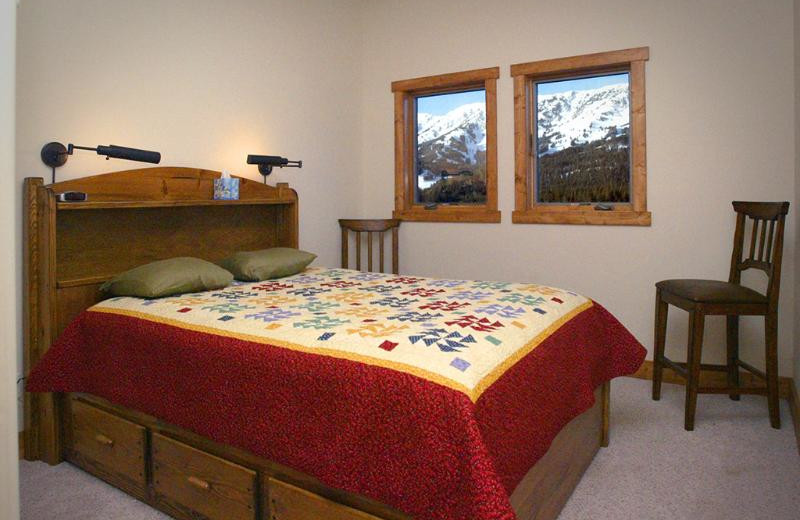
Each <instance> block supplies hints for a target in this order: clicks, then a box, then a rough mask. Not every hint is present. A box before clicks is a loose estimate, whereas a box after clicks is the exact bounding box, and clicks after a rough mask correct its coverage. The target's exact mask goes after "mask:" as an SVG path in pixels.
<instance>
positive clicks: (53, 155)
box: [41, 142, 161, 183]
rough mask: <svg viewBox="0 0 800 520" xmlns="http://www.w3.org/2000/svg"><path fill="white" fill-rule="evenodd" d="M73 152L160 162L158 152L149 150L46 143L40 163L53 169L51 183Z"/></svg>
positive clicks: (108, 157)
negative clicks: (91, 152) (89, 152)
mask: <svg viewBox="0 0 800 520" xmlns="http://www.w3.org/2000/svg"><path fill="white" fill-rule="evenodd" d="M75 150H91V151H94V152H97V155H105V156H106V159H107V160H108V159H127V160H129V161H138V162H146V163H153V164H158V163H160V162H161V154H160V153H159V152H151V151H149V150H139V149H138V148H126V147H124V146H117V145H114V144H112V145H108V146H102V145H98V146H97V147H96V148H90V147H88V146H75V145H74V144H71V143H70V144H69V145H67V146H64V145H63V144H61V143H56V142H52V143H47V144H46V145H44V146H43V147H42V152H41V157H42V162H44V163H45V164H46V165H47V166H49V167H50V168H52V169H53V183H55V182H56V168H58V167H59V166H64V163H66V162H67V156H69V155H72V152H73V151H75Z"/></svg>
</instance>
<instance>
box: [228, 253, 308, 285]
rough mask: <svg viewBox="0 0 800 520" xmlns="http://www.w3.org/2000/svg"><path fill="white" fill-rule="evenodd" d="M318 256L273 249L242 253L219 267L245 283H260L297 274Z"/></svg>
mask: <svg viewBox="0 0 800 520" xmlns="http://www.w3.org/2000/svg"><path fill="white" fill-rule="evenodd" d="M316 257H317V255H315V254H313V253H308V252H306V251H300V250H299V249H293V248H291V247H273V248H270V249H262V250H260V251H240V252H239V253H236V254H235V255H233V256H232V257H230V258H226V259H225V260H223V261H222V262H220V264H219V265H221V266H222V267H224V268H225V269H227V270H228V271H230V272H232V273H233V276H234V277H235V278H236V279H237V280H241V281H243V282H260V281H261V280H269V279H272V278H281V277H284V276H290V275H293V274H297V273H299V272H300V271H302V270H303V269H305V268H306V266H307V265H308V264H310V263H311V262H313V261H314V259H315V258H316Z"/></svg>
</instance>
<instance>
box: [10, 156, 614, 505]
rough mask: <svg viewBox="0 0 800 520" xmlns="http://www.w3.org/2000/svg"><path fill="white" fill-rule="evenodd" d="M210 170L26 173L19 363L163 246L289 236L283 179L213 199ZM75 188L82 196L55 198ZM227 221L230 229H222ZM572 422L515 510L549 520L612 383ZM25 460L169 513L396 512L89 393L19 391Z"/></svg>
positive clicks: (604, 410)
mask: <svg viewBox="0 0 800 520" xmlns="http://www.w3.org/2000/svg"><path fill="white" fill-rule="evenodd" d="M219 176H220V174H219V172H213V171H208V170H200V169H190V168H172V167H157V168H147V169H139V170H129V171H122V172H114V173H108V174H103V175H96V176H92V177H85V178H82V179H76V180H69V181H64V182H59V183H56V184H51V185H47V186H45V185H44V182H43V180H42V179H41V178H27V179H26V180H25V224H24V225H25V239H24V240H25V250H24V253H25V262H24V267H25V272H24V277H25V287H26V291H25V359H24V363H25V374H26V375H27V374H28V372H29V370H30V368H31V367H32V366H33V365H35V364H36V362H37V361H38V360H39V358H40V357H41V356H42V355H43V354H44V353H45V352H46V351H47V349H48V348H49V347H50V345H51V344H52V342H53V341H54V340H55V339H56V338H57V337H58V335H59V334H60V333H61V332H62V331H63V329H64V328H65V327H66V326H67V324H69V322H70V321H71V320H72V319H74V317H75V316H77V315H78V314H79V313H80V312H81V311H83V310H85V309H86V308H88V307H89V306H91V305H93V304H94V303H96V302H97V301H99V300H100V299H101V297H102V296H101V294H100V293H99V291H98V287H99V286H100V284H102V283H103V282H104V281H106V280H108V279H109V278H111V277H113V276H114V275H116V274H118V273H119V272H122V271H125V270H127V269H130V268H132V267H135V266H137V265H141V264H143V263H147V262H152V261H154V260H160V259H164V258H170V257H174V256H196V257H200V258H204V259H207V260H211V261H215V260H220V259H222V258H224V257H226V256H228V255H230V254H231V253H233V252H235V251H242V250H254V249H263V248H266V247H275V246H287V247H297V246H298V199H297V194H296V193H295V191H294V190H292V189H290V188H289V187H288V185H287V184H284V183H279V184H278V185H277V186H275V187H273V186H268V185H266V184H261V183H258V182H255V181H252V180H249V179H241V181H240V182H241V185H240V199H239V200H237V201H215V200H212V193H213V179H215V178H219ZM65 191H82V192H86V193H87V194H88V195H89V200H88V201H87V202H57V200H56V194H58V193H62V192H65ZM231 230H236V232H235V233H232V232H231ZM596 397H597V401H596V404H595V406H594V407H593V408H592V409H590V410H588V411H587V412H585V413H583V414H582V415H580V416H579V417H577V418H575V419H574V420H573V421H572V422H570V423H569V424H568V425H567V426H566V427H565V428H564V429H563V430H562V431H561V432H560V433H559V434H558V436H557V437H556V439H555V440H554V442H553V444H552V445H551V447H550V449H549V450H548V452H547V453H546V454H545V456H544V457H543V458H542V459H541V460H540V461H539V462H538V463H537V464H536V465H535V466H534V467H533V468H531V470H530V471H529V472H528V474H527V475H526V476H525V478H524V479H523V480H522V482H521V483H520V484H519V485H518V486H517V488H516V489H515V491H514V493H513V494H512V497H511V501H512V505H513V507H514V510H515V511H516V512H517V515H518V517H519V518H520V519H521V520H532V519H537V520H551V519H555V518H556V517H557V516H558V514H559V512H560V511H561V509H562V507H563V506H564V504H565V503H566V501H567V499H568V498H569V496H570V494H571V493H572V491H573V489H574V488H575V486H576V485H577V483H578V481H579V480H580V478H581V476H582V475H583V472H584V471H585V470H586V468H587V467H588V466H589V464H590V463H591V461H592V459H593V458H594V455H595V453H596V452H597V450H598V449H599V448H600V446H606V445H607V444H608V415H609V385H608V384H605V385H603V386H601V387H599V388H598V389H597V390H596ZM24 446H25V458H26V459H28V460H44V461H45V462H47V463H49V464H58V463H60V462H62V461H63V460H67V461H69V462H71V463H73V464H75V465H77V466H79V467H81V468H83V469H85V470H86V471H88V472H89V473H92V474H94V475H96V476H98V477H100V478H102V479H104V480H106V481H107V482H109V483H111V484H112V485H114V486H116V487H118V488H120V489H122V490H124V491H126V492H127V493H129V494H131V495H133V496H135V497H136V498H138V499H139V500H142V501H144V502H146V503H148V504H150V505H152V506H153V507H155V508H158V509H160V510H162V511H164V512H166V513H167V514H169V515H172V516H174V517H175V518H179V519H187V520H189V519H195V520H196V519H198V518H203V519H211V520H216V519H226V520H227V519H234V520H238V519H240V518H241V519H264V520H266V519H271V520H311V519H319V520H323V519H324V520H367V519H373V520H375V519H384V520H399V519H406V518H408V517H407V516H406V515H404V514H402V513H400V512H398V511H397V510H395V509H393V508H391V507H389V506H386V505H384V504H380V503H378V502H376V501H374V500H371V499H369V498H366V497H363V496H359V495H354V494H351V493H346V492H344V491H340V490H336V489H332V488H330V487H328V486H325V485H323V484H322V483H320V482H319V481H317V480H316V479H314V478H313V477H310V476H308V475H304V474H302V473H299V472H297V471H294V470H292V469H290V468H287V467H284V466H281V465H279V464H276V463H273V462H271V461H268V460H265V459H263V458H260V457H257V456H255V455H253V454H251V453H248V452H245V451H243V450H240V449H237V448H233V447H231V446H226V445H221V444H218V443H215V442H213V441H211V440H209V439H206V438H203V437H200V436H199V435H196V434H194V433H192V432H189V431H187V430H185V429H182V428H178V427H176V426H173V425H170V424H166V423H164V422H162V421H159V420H158V419H156V418H153V417H150V416H148V415H145V414H143V413H140V412H137V411H135V410H131V409H127V408H123V407H120V406H116V405H114V404H112V403H109V402H107V401H105V400H102V399H100V398H98V397H95V396H91V395H86V394H34V393H26V394H25V442H24Z"/></svg>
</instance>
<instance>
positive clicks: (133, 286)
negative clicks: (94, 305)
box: [100, 256, 233, 298]
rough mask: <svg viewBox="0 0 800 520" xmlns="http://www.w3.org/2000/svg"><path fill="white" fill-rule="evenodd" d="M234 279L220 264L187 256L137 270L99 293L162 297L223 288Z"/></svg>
mask: <svg viewBox="0 0 800 520" xmlns="http://www.w3.org/2000/svg"><path fill="white" fill-rule="evenodd" d="M232 280H233V275H232V274H231V273H229V272H228V271H226V270H225V269H223V268H221V267H219V266H218V265H214V264H212V263H211V262H206V261H205V260H201V259H199V258H192V257H188V256H184V257H178V258H170V259H168V260H159V261H157V262H152V263H149V264H145V265H140V266H139V267H134V268H133V269H131V270H130V271H125V272H124V273H122V274H119V275H117V276H115V277H114V278H112V279H111V280H109V281H107V282H106V283H104V284H103V285H102V286H101V287H100V290H101V291H103V292H105V293H108V294H111V295H113V296H136V297H139V298H161V297H162V296H170V295H172V294H181V293H190V292H199V291H207V290H211V289H221V288H223V287H225V286H227V285H228V284H230V283H231V281H232Z"/></svg>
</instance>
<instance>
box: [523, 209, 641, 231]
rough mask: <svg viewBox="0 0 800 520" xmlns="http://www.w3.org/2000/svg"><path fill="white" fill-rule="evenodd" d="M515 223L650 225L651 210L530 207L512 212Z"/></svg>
mask: <svg viewBox="0 0 800 520" xmlns="http://www.w3.org/2000/svg"><path fill="white" fill-rule="evenodd" d="M511 222H513V223H514V224H583V225H598V226H649V225H650V223H651V214H650V212H649V211H632V210H612V211H598V210H596V209H585V208H574V209H573V208H572V207H569V206H560V207H558V209H528V210H523V211H514V212H513V213H512V214H511Z"/></svg>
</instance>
